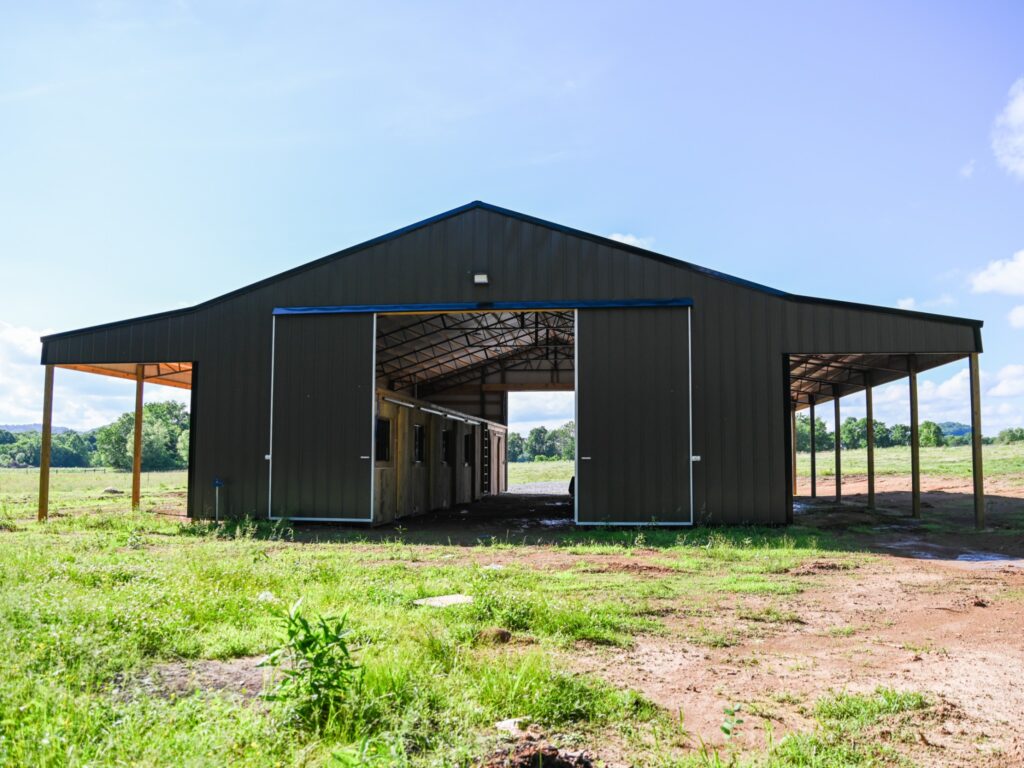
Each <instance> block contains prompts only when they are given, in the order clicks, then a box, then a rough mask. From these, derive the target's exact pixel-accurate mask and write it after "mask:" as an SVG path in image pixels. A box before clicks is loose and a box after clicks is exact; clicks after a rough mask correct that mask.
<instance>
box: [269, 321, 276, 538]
mask: <svg viewBox="0 0 1024 768" xmlns="http://www.w3.org/2000/svg"><path fill="white" fill-rule="evenodd" d="M276 354H277V315H271V322H270V437H269V439H268V444H267V519H268V520H273V519H274V517H273V505H274V359H275V355H276Z"/></svg>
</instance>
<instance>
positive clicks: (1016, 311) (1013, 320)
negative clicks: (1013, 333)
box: [1008, 304, 1024, 328]
mask: <svg viewBox="0 0 1024 768" xmlns="http://www.w3.org/2000/svg"><path fill="white" fill-rule="evenodd" d="M1008 318H1009V320H1010V325H1011V326H1013V327H1014V328H1024V304H1021V305H1020V306H1018V307H1014V308H1013V309H1011V310H1010V314H1009V315H1008Z"/></svg>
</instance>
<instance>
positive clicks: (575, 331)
mask: <svg viewBox="0 0 1024 768" xmlns="http://www.w3.org/2000/svg"><path fill="white" fill-rule="evenodd" d="M572 377H573V380H572V407H573V414H572V417H573V422H574V423H575V424H576V455H575V456H573V469H572V471H573V477H575V478H576V479H575V481H574V482H573V492H572V521H573V523H575V524H576V525H579V524H580V311H579V310H578V309H574V310H573V311H572Z"/></svg>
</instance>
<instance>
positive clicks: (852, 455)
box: [796, 443, 1024, 482]
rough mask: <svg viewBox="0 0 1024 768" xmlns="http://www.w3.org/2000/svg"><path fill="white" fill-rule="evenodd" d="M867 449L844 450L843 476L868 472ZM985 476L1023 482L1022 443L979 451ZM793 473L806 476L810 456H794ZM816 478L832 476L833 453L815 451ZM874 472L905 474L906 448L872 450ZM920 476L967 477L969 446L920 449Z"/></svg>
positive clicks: (880, 473) (990, 447)
mask: <svg viewBox="0 0 1024 768" xmlns="http://www.w3.org/2000/svg"><path fill="white" fill-rule="evenodd" d="M867 455H868V454H867V449H858V450H844V451H843V456H842V461H843V474H844V475H864V474H867V471H868V464H867V462H868V459H867ZM982 457H983V462H984V466H985V477H989V478H992V477H1008V476H1010V477H1012V476H1016V477H1017V478H1018V479H1020V480H1021V481H1022V482H1024V443H1013V444H1010V445H986V446H984V447H983V450H982ZM796 463H797V472H798V473H799V475H800V476H801V477H810V474H811V455H810V454H809V453H800V454H797V462H796ZM816 465H817V470H818V474H819V476H825V477H828V476H831V475H834V474H835V453H834V451H819V452H818V453H817V460H816ZM875 473H876V474H879V475H909V474H910V448H909V447H896V448H877V449H876V450H875ZM921 474H923V475H930V476H935V477H963V478H966V477H970V476H971V447H970V446H968V445H960V446H955V447H951V448H922V449H921Z"/></svg>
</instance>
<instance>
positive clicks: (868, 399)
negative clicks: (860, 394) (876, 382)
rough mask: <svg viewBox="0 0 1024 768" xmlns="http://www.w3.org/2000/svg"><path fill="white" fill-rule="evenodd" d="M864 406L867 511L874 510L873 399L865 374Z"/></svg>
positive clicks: (870, 386)
mask: <svg viewBox="0 0 1024 768" xmlns="http://www.w3.org/2000/svg"><path fill="white" fill-rule="evenodd" d="M866 378H867V381H866V384H867V386H866V387H865V388H864V404H865V405H866V406H867V422H868V423H867V429H868V434H867V438H868V509H874V508H875V399H874V392H873V389H872V380H871V374H870V373H869V374H867V377H866Z"/></svg>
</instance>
